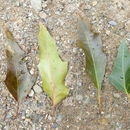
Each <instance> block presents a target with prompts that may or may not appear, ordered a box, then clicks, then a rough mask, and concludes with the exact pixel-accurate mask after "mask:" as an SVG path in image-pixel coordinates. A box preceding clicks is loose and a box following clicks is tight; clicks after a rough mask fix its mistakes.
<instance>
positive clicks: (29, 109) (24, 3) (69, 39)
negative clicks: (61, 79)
mask: <svg viewBox="0 0 130 130" xmlns="http://www.w3.org/2000/svg"><path fill="white" fill-rule="evenodd" d="M79 14H80V15H82V16H83V17H86V18H88V20H89V21H90V23H91V24H92V25H93V28H94V30H96V31H97V32H99V33H100V34H101V37H102V41H103V51H104V53H105V54H106V56H107V67H106V73H105V77H104V81H103V87H102V93H101V99H102V107H103V111H102V113H101V114H98V105H97V89H96V88H95V86H94V85H93V83H92V82H91V81H90V80H89V77H88V76H87V75H86V73H85V59H84V53H83V51H82V49H79V48H76V47H75V44H76V41H77V40H78V38H77V19H78V15H79ZM39 23H43V24H44V25H45V26H46V27H47V28H48V30H49V32H50V33H51V34H52V36H53V37H54V39H55V40H56V41H57V47H58V51H59V53H60V56H61V58H62V59H63V60H64V61H68V62H69V67H68V74H67V77H66V80H65V84H66V85H67V86H68V87H70V88H71V92H70V94H69V96H68V97H67V98H66V99H65V100H63V101H62V103H60V104H59V105H58V106H57V108H56V110H55V114H54V115H52V111H53V110H52V106H51V100H50V99H49V97H48V96H47V95H46V94H45V93H44V92H43V93H39V94H37V93H35V94H34V95H33V96H32V97H27V99H26V100H25V101H24V102H23V104H21V107H20V112H19V116H18V117H17V118H16V119H14V115H15V112H16V108H17V103H16V102H15V100H14V99H13V97H12V96H11V95H10V93H9V92H8V90H7V89H6V86H5V85H4V80H5V77H6V57H5V52H4V50H5V48H4V45H5V35H4V28H5V26H8V27H9V28H10V30H11V31H12V32H13V34H14V36H15V38H16V40H17V42H18V44H19V45H20V47H21V48H22V49H23V50H24V51H25V52H26V53H27V54H29V56H27V59H28V62H27V65H28V69H29V70H34V71H37V64H38V52H39V48H38V42H37V34H38V27H39ZM123 38H126V39H127V41H128V45H129V43H130V1H129V0H91V1H90V0H46V1H42V10H41V11H39V12H36V11H35V10H34V9H33V8H32V6H31V3H30V1H29V0H19V1H16V0H6V1H5V0H0V39H1V42H0V81H1V83H0V91H1V93H0V113H1V115H0V129H1V130H8V129H9V130H22V129H23V130H49V129H52V130H53V129H56V130H80V129H83V130H130V103H129V102H128V99H127V96H126V95H125V94H124V93H122V92H120V91H118V90H116V89H115V88H114V87H113V86H112V85H111V84H110V82H109V79H108V77H109V75H110V73H111V71H112V66H113V61H114V59H115V57H116V54H117V48H118V47H119V44H120V40H121V39H123ZM34 57H35V59H36V62H34V60H33V58H34ZM37 84H39V85H41V79H40V76H39V77H38V80H37Z"/></svg>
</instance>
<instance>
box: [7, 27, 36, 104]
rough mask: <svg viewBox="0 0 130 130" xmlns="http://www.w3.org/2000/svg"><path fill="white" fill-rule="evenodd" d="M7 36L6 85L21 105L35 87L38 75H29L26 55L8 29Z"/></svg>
mask: <svg viewBox="0 0 130 130" xmlns="http://www.w3.org/2000/svg"><path fill="white" fill-rule="evenodd" d="M5 34H6V37H7V39H8V46H7V47H6V56H7V76H6V80H5V84H6V86H7V88H8V90H9V92H10V93H11V94H12V96H13V97H14V98H15V100H16V101H18V102H19V103H21V101H22V100H23V99H24V98H25V97H26V96H27V94H28V93H29V91H30V90H31V87H32V86H33V85H34V83H35V80H36V75H33V76H31V75H30V74H29V72H28V69H27V66H26V63H25V62H24V61H23V58H24V56H25V53H24V51H23V50H22V49H21V48H20V47H19V46H18V44H17V43H16V42H15V39H14V37H13V35H12V33H11V32H10V31H9V29H6V31H5Z"/></svg>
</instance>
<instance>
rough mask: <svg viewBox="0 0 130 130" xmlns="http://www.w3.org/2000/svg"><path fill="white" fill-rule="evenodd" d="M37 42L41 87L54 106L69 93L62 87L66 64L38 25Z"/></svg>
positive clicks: (48, 35) (46, 32) (49, 38)
mask: <svg viewBox="0 0 130 130" xmlns="http://www.w3.org/2000/svg"><path fill="white" fill-rule="evenodd" d="M38 40H39V46H40V63H39V65H38V68H39V71H40V74H41V77H42V81H43V86H42V87H43V89H44V91H45V92H46V93H47V94H48V95H49V96H50V97H51V99H52V101H53V105H54V106H55V105H56V104H58V103H59V102H60V101H61V100H62V99H64V98H65V97H66V96H67V95H68V93H69V88H67V87H66V86H65V85H64V79H65V77H66V74H67V66H68V64H67V62H63V61H62V60H61V59H60V57H59V55H58V52H57V48H56V43H55V41H54V39H53V38H52V37H51V36H50V34H49V33H48V31H47V29H46V28H45V27H44V26H43V25H40V32H39V36H38Z"/></svg>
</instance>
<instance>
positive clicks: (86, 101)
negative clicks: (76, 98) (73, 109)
mask: <svg viewBox="0 0 130 130" xmlns="http://www.w3.org/2000/svg"><path fill="white" fill-rule="evenodd" d="M83 103H84V104H89V103H90V98H89V96H86V97H85V98H84V99H83Z"/></svg>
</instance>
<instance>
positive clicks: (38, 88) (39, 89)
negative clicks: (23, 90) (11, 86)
mask: <svg viewBox="0 0 130 130" xmlns="http://www.w3.org/2000/svg"><path fill="white" fill-rule="evenodd" d="M33 90H34V92H35V93H37V94H39V93H41V92H43V90H42V88H41V87H40V86H39V85H37V84H36V85H34V86H33Z"/></svg>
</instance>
